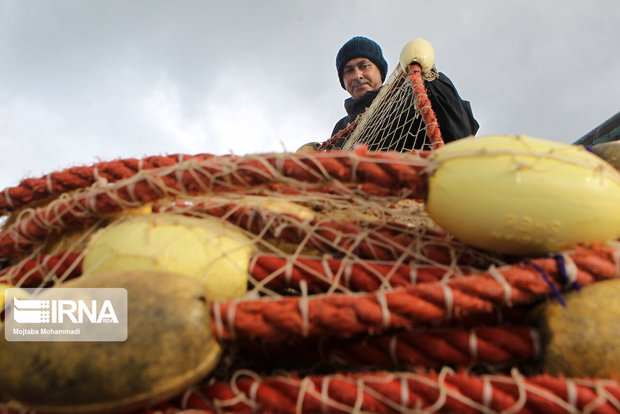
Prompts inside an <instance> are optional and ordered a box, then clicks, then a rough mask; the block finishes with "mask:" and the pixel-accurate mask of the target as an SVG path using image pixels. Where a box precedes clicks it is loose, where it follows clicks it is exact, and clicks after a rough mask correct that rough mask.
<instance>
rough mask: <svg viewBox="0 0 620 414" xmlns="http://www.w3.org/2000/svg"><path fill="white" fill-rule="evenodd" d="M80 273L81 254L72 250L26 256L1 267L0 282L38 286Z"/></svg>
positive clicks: (71, 277) (73, 276)
mask: <svg viewBox="0 0 620 414" xmlns="http://www.w3.org/2000/svg"><path fill="white" fill-rule="evenodd" d="M81 274H82V255H81V254H79V253H74V252H62V253H57V254H43V255H41V256H39V257H37V258H26V259H24V260H22V261H21V262H19V263H18V264H16V265H15V266H11V267H8V268H6V269H2V271H1V272H0V283H8V284H10V285H13V286H20V287H38V286H42V285H44V284H47V283H48V282H51V281H52V280H55V279H62V280H68V279H73V278H75V277H78V276H80V275H81Z"/></svg>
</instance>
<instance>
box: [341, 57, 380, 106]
mask: <svg viewBox="0 0 620 414" xmlns="http://www.w3.org/2000/svg"><path fill="white" fill-rule="evenodd" d="M342 80H343V81H344V87H345V89H346V90H347V92H349V93H350V94H351V96H352V97H353V98H355V99H357V98H361V97H362V96H364V94H365V93H366V92H368V91H371V90H373V89H377V88H378V87H380V86H381V84H382V83H383V82H382V81H381V71H380V70H379V68H378V67H377V65H375V64H374V63H372V62H371V61H370V60H368V59H366V58H355V59H351V60H350V61H348V62H347V63H346V65H344V69H343V70H342Z"/></svg>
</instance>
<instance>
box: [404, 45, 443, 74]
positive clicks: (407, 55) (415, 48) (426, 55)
mask: <svg viewBox="0 0 620 414" xmlns="http://www.w3.org/2000/svg"><path fill="white" fill-rule="evenodd" d="M399 61H400V67H401V69H402V70H403V72H405V73H408V72H409V66H410V65H411V64H412V63H417V64H418V65H420V68H421V69H422V72H423V73H428V72H430V71H431V69H432V68H433V65H434V64H435V49H433V45H431V44H430V43H429V42H428V41H427V40H425V39H421V38H418V39H413V40H411V41H409V42H407V44H405V46H403V48H402V49H401V51H400V59H399Z"/></svg>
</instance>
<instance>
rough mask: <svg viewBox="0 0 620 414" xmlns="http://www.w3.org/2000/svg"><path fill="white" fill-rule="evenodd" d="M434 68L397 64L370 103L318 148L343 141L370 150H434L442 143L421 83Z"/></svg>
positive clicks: (351, 145) (436, 74) (434, 73)
mask: <svg viewBox="0 0 620 414" xmlns="http://www.w3.org/2000/svg"><path fill="white" fill-rule="evenodd" d="M436 76H438V73H437V72H436V70H434V71H433V72H431V73H429V74H423V73H422V70H421V69H420V66H419V65H417V64H413V65H411V67H410V71H409V73H406V72H404V71H403V70H402V69H401V66H400V65H396V69H395V70H394V71H393V72H392V74H391V75H390V76H389V77H388V79H387V80H386V82H385V84H384V85H383V87H382V88H381V91H380V92H379V94H378V95H377V97H376V98H375V99H374V100H373V102H372V104H371V105H370V107H369V108H368V109H367V110H366V111H365V112H364V113H363V114H361V115H360V116H359V117H358V118H357V119H356V120H355V121H354V122H353V123H351V124H350V125H349V126H348V127H347V128H345V129H344V130H342V131H340V132H338V133H336V135H334V137H332V138H331V139H329V140H328V141H327V142H325V143H324V144H323V145H322V147H321V149H329V148H330V147H331V145H332V144H334V143H336V142H338V141H343V142H344V144H343V145H342V149H343V150H351V149H353V148H355V146H356V145H359V144H365V145H366V146H368V148H369V149H370V150H372V151H399V152H402V151H412V150H433V149H437V148H439V147H441V146H443V139H442V137H441V131H440V130H439V125H438V123H437V118H436V117H435V113H434V111H433V109H432V107H431V102H430V99H429V97H428V95H427V91H426V88H425V86H424V80H425V79H429V80H430V79H433V77H436Z"/></svg>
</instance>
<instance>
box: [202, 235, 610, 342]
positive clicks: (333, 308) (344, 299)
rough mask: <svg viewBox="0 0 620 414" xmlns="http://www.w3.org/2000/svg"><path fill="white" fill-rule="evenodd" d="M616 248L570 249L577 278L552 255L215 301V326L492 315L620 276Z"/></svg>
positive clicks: (411, 324)
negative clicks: (414, 280) (469, 271)
mask: <svg viewBox="0 0 620 414" xmlns="http://www.w3.org/2000/svg"><path fill="white" fill-rule="evenodd" d="M615 254H616V253H615V249H614V248H611V247H603V246H595V247H594V248H593V249H591V250H587V249H582V248H579V249H577V251H576V252H575V253H573V254H570V255H566V256H565V258H566V259H567V261H570V263H572V266H571V270H570V273H571V280H569V281H567V280H564V277H563V275H564V273H565V269H560V267H559V265H558V261H556V260H554V259H553V258H542V259H537V260H536V268H534V267H533V266H532V265H530V264H527V263H519V264H516V265H513V266H506V267H502V268H497V269H494V270H493V271H491V272H485V273H480V274H474V275H470V276H467V277H463V278H453V279H451V280H449V281H447V282H445V283H423V284H419V285H415V286H411V287H407V288H399V289H394V290H391V291H377V292H374V293H369V294H365V295H345V294H332V295H326V296H316V297H308V296H301V297H284V298H279V299H273V298H265V299H257V300H244V301H241V302H223V303H219V302H215V303H213V305H212V315H213V331H214V333H215V335H216V336H217V337H218V338H220V339H223V340H232V339H235V338H241V337H247V338H260V337H263V338H273V340H276V341H278V340H282V341H284V340H287V339H290V338H293V337H322V336H338V337H350V336H353V335H357V334H363V333H366V334H376V333H379V332H382V331H386V330H392V329H414V328H418V327H423V326H430V325H431V324H437V323H442V322H447V321H467V320H469V319H474V320H475V319H476V318H478V317H488V316H489V315H493V313H494V311H495V307H497V306H514V305H517V304H528V303H531V302H532V301H534V300H536V299H540V298H542V297H545V296H547V295H549V294H550V293H551V292H552V287H551V286H550V285H549V283H547V281H545V280H543V278H542V277H541V276H540V274H539V270H538V269H542V270H543V271H544V272H545V273H546V275H547V277H548V279H549V281H551V283H553V285H554V286H557V287H558V288H562V287H563V286H567V285H571V284H573V283H575V282H576V283H578V284H579V285H582V286H583V285H586V284H590V283H592V282H595V281H597V280H604V279H611V278H615V277H618V264H617V259H616V256H615Z"/></svg>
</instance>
